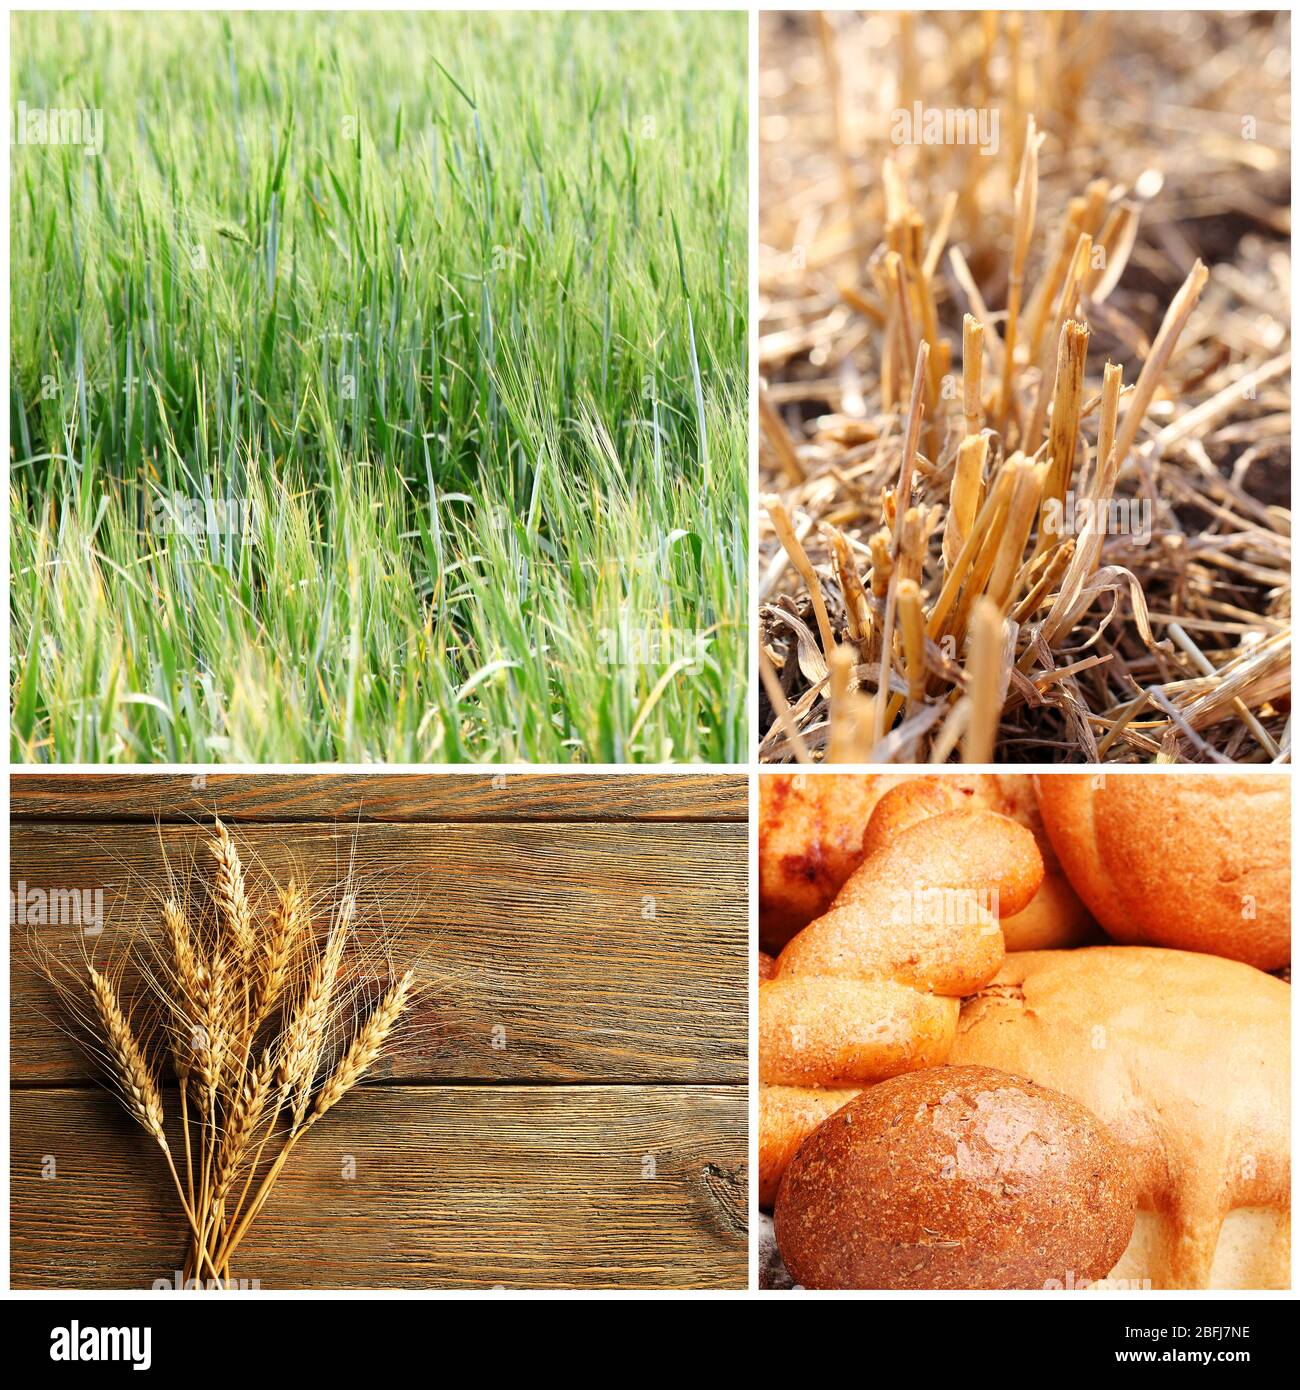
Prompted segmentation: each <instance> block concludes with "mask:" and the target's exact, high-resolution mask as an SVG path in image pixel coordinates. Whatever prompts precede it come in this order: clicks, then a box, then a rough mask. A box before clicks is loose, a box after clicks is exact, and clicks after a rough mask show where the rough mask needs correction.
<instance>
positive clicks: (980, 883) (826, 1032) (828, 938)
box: [758, 778, 1043, 1205]
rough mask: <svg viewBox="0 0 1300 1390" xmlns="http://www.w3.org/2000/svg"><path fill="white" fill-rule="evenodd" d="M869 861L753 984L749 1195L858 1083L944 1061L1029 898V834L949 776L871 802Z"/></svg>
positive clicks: (766, 1184) (1035, 870)
mask: <svg viewBox="0 0 1300 1390" xmlns="http://www.w3.org/2000/svg"><path fill="white" fill-rule="evenodd" d="M865 843H866V844H867V845H868V846H869V850H868V853H867V857H866V858H865V859H864V860H863V862H862V865H861V866H860V867H859V868H858V869H857V870H856V872H854V873H853V874H852V875H851V877H850V878H849V880H848V882H847V883H845V885H844V887H843V888H842V889H841V890H840V892H839V894H838V895H837V896H836V898H835V900H834V902H833V904H832V905H831V908H830V910H829V911H828V912H827V913H826V914H825V915H824V916H822V917H820V918H818V919H817V920H816V921H815V922H813V923H811V924H810V925H809V926H807V927H805V928H804V930H803V931H801V932H800V933H799V934H798V935H797V936H796V937H795V938H794V939H793V940H792V941H791V942H790V943H789V944H788V945H787V946H786V948H785V949H784V950H783V951H782V952H781V955H780V957H779V959H778V960H777V962H776V965H775V973H774V975H773V977H772V978H771V979H768V980H762V981H761V982H760V984H759V1006H758V1017H759V1080H760V1081H761V1082H762V1083H763V1085H764V1088H765V1089H764V1090H763V1093H762V1095H761V1097H760V1135H759V1192H760V1201H761V1202H763V1203H764V1204H765V1205H766V1204H770V1202H771V1201H772V1199H773V1198H774V1196H775V1193H776V1187H777V1185H778V1184H779V1182H780V1179H781V1174H782V1173H783V1172H784V1169H785V1166H786V1164H787V1163H788V1162H789V1159H790V1157H791V1156H792V1155H793V1153H794V1151H795V1149H796V1148H797V1147H798V1145H799V1143H800V1142H802V1140H803V1139H804V1138H805V1137H806V1136H807V1135H808V1134H809V1133H811V1131H812V1130H813V1129H814V1128H815V1127H816V1125H817V1123H818V1122H819V1121H820V1120H821V1119H824V1118H825V1117H826V1115H827V1114H829V1113H831V1112H832V1111H834V1110H835V1109H838V1108H839V1106H840V1105H843V1104H845V1103H847V1102H848V1101H849V1100H851V1099H852V1098H853V1096H854V1095H856V1094H857V1091H858V1090H860V1089H861V1088H862V1087H863V1086H867V1085H870V1084H871V1083H872V1082H875V1081H881V1080H884V1079H885V1078H887V1077H891V1076H896V1075H898V1074H899V1073H901V1072H908V1071H915V1070H918V1069H920V1068H921V1067H929V1066H936V1065H938V1064H940V1063H942V1062H944V1061H945V1060H946V1059H947V1057H948V1053H949V1051H950V1050H951V1048H952V1044H953V1038H954V1036H955V1033H956V1027H957V1015H958V1010H959V1007H960V1000H961V997H962V996H963V995H967V994H971V993H973V992H975V991H976V990H978V989H980V988H981V987H982V986H983V985H985V984H986V983H987V982H988V981H989V980H991V979H992V978H993V977H994V975H996V974H997V971H998V968H999V967H1000V965H1001V964H1002V959H1003V956H1004V953H1005V952H1004V946H1003V941H1002V932H1001V929H1000V927H999V920H1000V917H1001V916H1002V915H1003V914H1006V915H1011V914H1014V913H1016V912H1019V911H1021V910H1022V909H1023V908H1024V906H1025V905H1026V904H1027V903H1028V902H1029V901H1030V899H1032V898H1033V896H1034V894H1035V893H1036V892H1037V891H1038V887H1039V884H1040V883H1041V882H1042V877H1043V862H1042V859H1041V857H1040V855H1039V852H1038V847H1037V845H1036V844H1035V842H1034V837H1033V835H1032V834H1031V833H1030V832H1029V831H1028V830H1027V829H1025V827H1024V826H1022V825H1019V824H1018V823H1017V822H1015V821H1013V820H1010V819H1008V818H1007V817H1006V816H1002V815H999V814H998V813H996V812H993V811H985V810H982V809H978V808H975V807H973V806H972V805H971V802H970V800H969V798H968V797H966V795H965V794H964V793H963V792H961V791H960V790H959V789H958V788H957V787H956V786H955V785H954V784H953V783H952V781H951V779H943V778H936V779H929V780H924V781H923V780H920V779H913V780H910V781H907V782H904V783H902V784H900V785H899V786H897V787H895V788H893V789H891V790H890V791H889V792H887V793H886V794H885V796H884V797H882V798H881V800H880V803H879V805H878V806H877V807H876V810H875V811H874V813H873V815H872V819H871V822H870V823H869V825H868V827H867V833H866V837H865Z"/></svg>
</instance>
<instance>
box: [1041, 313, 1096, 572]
mask: <svg viewBox="0 0 1300 1390" xmlns="http://www.w3.org/2000/svg"><path fill="white" fill-rule="evenodd" d="M1087 356H1088V329H1087V327H1086V325H1084V324H1082V323H1076V322H1075V321H1074V320H1073V319H1071V320H1069V322H1067V323H1066V324H1065V326H1064V327H1063V328H1062V329H1061V339H1060V343H1059V345H1058V348H1057V355H1056V388H1055V392H1054V395H1053V397H1052V422H1051V433H1050V435H1049V436H1048V447H1047V458H1048V472H1047V476H1046V479H1045V480H1044V484H1043V502H1042V509H1041V511H1040V512H1039V514H1038V551H1039V552H1042V551H1044V550H1046V549H1047V548H1048V546H1049V545H1052V544H1054V543H1055V541H1056V540H1059V539H1060V537H1059V535H1053V534H1050V533H1049V518H1050V517H1053V516H1054V519H1055V521H1056V523H1057V524H1058V526H1059V522H1060V516H1061V511H1062V509H1063V508H1064V505H1065V495H1066V493H1067V492H1068V491H1069V488H1070V483H1071V481H1072V480H1073V478H1074V452H1075V444H1076V441H1077V440H1078V437H1079V407H1080V405H1081V403H1082V401H1083V372H1084V367H1085V365H1086V361H1087ZM1053 504H1055V505H1054V506H1053Z"/></svg>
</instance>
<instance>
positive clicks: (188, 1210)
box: [34, 820, 417, 1287]
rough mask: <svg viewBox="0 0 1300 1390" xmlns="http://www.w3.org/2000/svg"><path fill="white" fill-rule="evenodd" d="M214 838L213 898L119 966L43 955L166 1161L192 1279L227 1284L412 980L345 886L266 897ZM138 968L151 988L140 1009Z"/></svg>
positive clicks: (167, 919)
mask: <svg viewBox="0 0 1300 1390" xmlns="http://www.w3.org/2000/svg"><path fill="white" fill-rule="evenodd" d="M206 844H207V850H208V851H209V853H210V856H211V870H212V872H211V875H210V879H209V882H210V888H209V891H208V893H207V894H206V895H204V900H203V901H201V902H200V903H198V904H187V903H185V902H183V901H182V900H181V898H180V897H179V896H177V895H175V894H173V895H170V896H167V897H166V898H165V899H164V900H163V901H162V903H161V907H160V912H159V916H160V919H161V921H160V923H159V926H160V928H161V930H159V931H157V932H151V933H148V934H147V935H146V936H142V937H141V939H140V941H139V942H133V944H132V946H131V947H130V949H129V950H128V951H127V952H126V953H125V954H124V955H123V956H122V957H121V958H120V959H118V960H117V961H115V962H114V963H113V964H112V965H111V966H110V965H104V966H98V965H96V964H95V963H94V962H92V961H91V960H90V959H88V958H87V959H83V960H81V961H79V962H76V963H69V962H67V961H64V960H56V959H55V957H54V956H53V955H52V954H51V953H50V952H49V951H48V950H45V949H44V948H40V947H38V948H36V949H35V952H34V954H35V956H36V960H37V964H38V965H39V967H40V969H41V971H42V973H43V974H44V975H45V977H46V979H47V980H48V981H49V982H50V983H51V985H52V986H53V987H54V989H55V991H56V993H57V994H58V996H59V998H60V1001H61V1003H62V1004H63V1005H64V1006H65V1007H66V1009H67V1010H68V1012H69V1013H70V1015H71V1016H72V1019H73V1020H74V1022H75V1024H76V1026H77V1031H78V1033H79V1034H80V1035H81V1036H82V1040H83V1041H84V1042H85V1043H86V1044H87V1046H88V1049H89V1051H90V1052H91V1054H92V1055H93V1056H94V1058H95V1059H96V1061H97V1062H98V1063H99V1065H100V1068H101V1070H102V1072H103V1074H104V1076H105V1078H106V1080H107V1081H108V1084H109V1086H110V1088H111V1089H112V1091H113V1092H114V1093H115V1094H116V1095H117V1096H118V1097H119V1099H120V1100H121V1102H122V1104H123V1106H124V1107H125V1109H126V1111H127V1113H128V1114H129V1115H130V1116H131V1117H132V1119H134V1120H135V1121H136V1123H137V1124H139V1125H140V1127H141V1128H142V1129H143V1130H144V1131H145V1133H146V1134H148V1135H149V1136H150V1138H151V1139H153V1140H154V1142H155V1143H156V1144H157V1145H158V1147H159V1149H160V1150H161V1152H162V1155H163V1158H164V1161H165V1163H166V1169H167V1172H168V1174H169V1176H170V1179H171V1182H172V1183H173V1184H174V1186H175V1191H176V1196H177V1199H178V1201H179V1203H180V1207H181V1211H182V1213H183V1218H184V1221H185V1223H186V1229H187V1231H188V1241H189V1253H188V1256H187V1259H186V1266H185V1269H184V1271H183V1273H184V1276H185V1279H186V1282H187V1283H189V1282H191V1281H192V1282H193V1283H194V1284H198V1285H201V1286H216V1287H228V1286H229V1285H230V1284H231V1282H232V1280H233V1275H232V1262H233V1260H234V1257H235V1254H236V1252H237V1251H238V1249H239V1246H240V1244H241V1243H242V1242H243V1240H244V1238H245V1237H246V1235H247V1233H248V1230H249V1227H250V1226H251V1225H252V1223H253V1221H254V1220H255V1218H256V1217H257V1215H258V1213H259V1212H260V1211H261V1210H262V1208H263V1207H264V1206H265V1205H266V1202H267V1200H268V1198H269V1197H270V1195H271V1192H272V1189H273V1187H274V1185H275V1182H276V1179H277V1178H278V1177H279V1175H280V1173H281V1172H282V1171H283V1169H284V1166H285V1164H286V1163H287V1162H288V1160H289V1158H290V1156H291V1155H292V1153H293V1151H294V1149H295V1148H296V1147H297V1145H298V1144H299V1143H301V1141H302V1140H303V1138H304V1137H305V1136H306V1135H307V1134H308V1132H309V1131H310V1130H311V1129H312V1128H313V1127H314V1126H315V1125H316V1123H317V1122H318V1121H319V1120H320V1119H321V1118H322V1117H323V1116H324V1115H325V1114H326V1113H327V1112H328V1111H330V1110H331V1109H333V1108H334V1107H335V1106H336V1105H337V1104H338V1103H339V1102H340V1101H341V1100H342V1099H343V1098H344V1096H346V1095H347V1093H348V1092H349V1091H350V1090H351V1089H352V1087H353V1086H355V1085H356V1084H357V1082H358V1081H360V1080H361V1078H362V1077H363V1076H365V1075H366V1073H367V1072H369V1071H370V1070H371V1069H372V1068H373V1067H374V1065H375V1063H376V1061H377V1060H378V1059H379V1057H380V1055H381V1054H382V1053H383V1051H384V1049H385V1048H386V1047H387V1046H388V1045H389V1044H390V1043H391V1041H392V1039H393V1036H394V1034H395V1032H396V1031H397V1029H398V1028H399V1027H400V1026H401V1024H402V1023H403V1021H404V1020H405V1019H406V1018H407V1017H408V1015H409V1012H410V1008H411V1004H412V1001H413V998H414V996H415V993H416V990H417V983H416V977H415V972H414V970H413V969H406V970H404V971H402V972H400V973H399V972H398V971H396V970H394V969H390V968H389V966H388V963H387V956H386V954H384V953H382V952H381V953H379V954H376V951H375V948H374V947H373V946H367V945H366V944H364V942H363V940H362V937H361V935H360V934H359V933H358V932H357V930H356V923H355V916H356V900H355V897H354V896H353V895H352V894H351V893H350V892H344V893H339V894H335V895H333V896H332V897H330V898H329V899H328V900H327V901H326V903H325V905H324V906H321V907H318V906H316V904H315V903H314V902H313V899H312V898H311V896H310V895H309V894H308V893H307V892H306V891H305V889H304V888H303V887H302V885H300V884H299V883H297V882H296V881H294V880H292V879H291V880H290V881H289V882H288V883H287V884H284V885H283V886H276V887H274V888H273V889H272V890H271V891H270V892H268V893H267V894H266V895H265V897H266V899H267V900H266V901H265V902H262V901H257V900H256V899H257V898H258V897H259V896H260V895H257V894H255V893H254V892H253V891H252V890H251V887H250V883H249V879H248V876H247V875H246V874H245V870H244V865H243V862H242V861H241V858H240V854H239V849H238V847H237V846H236V844H235V841H234V839H233V837H232V836H231V834H230V832H229V830H228V829H227V827H226V826H225V825H223V824H222V823H221V821H220V820H217V821H216V823H215V826H214V829H213V834H212V836H211V838H210V839H209V840H208V841H207V842H206ZM128 973H129V974H131V975H132V976H138V977H139V978H140V980H141V981H143V986H144V988H143V991H142V993H141V995H140V996H139V997H138V998H134V999H133V1000H132V1002H131V1003H130V1004H129V1005H128V1004H127V1003H126V1002H125V1000H124V991H123V988H122V986H123V981H124V978H125V977H126V976H127V975H128ZM168 1068H170V1071H171V1072H172V1073H174V1076H175V1080H176V1083H177V1087H176V1098H175V1100H174V1102H173V1101H172V1100H171V1091H170V1088H169V1089H168V1090H167V1091H166V1092H165V1091H164V1086H163V1079H164V1073H165V1071H166V1070H167V1069H168ZM164 1095H166V1096H167V1098H168V1100H167V1104H166V1105H165V1104H164Z"/></svg>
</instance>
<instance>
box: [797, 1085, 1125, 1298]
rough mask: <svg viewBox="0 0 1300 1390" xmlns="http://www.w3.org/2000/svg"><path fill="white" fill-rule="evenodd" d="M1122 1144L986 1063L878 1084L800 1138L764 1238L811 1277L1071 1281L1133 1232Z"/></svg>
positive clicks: (842, 1281) (1005, 1285)
mask: <svg viewBox="0 0 1300 1390" xmlns="http://www.w3.org/2000/svg"><path fill="white" fill-rule="evenodd" d="M1135 1210H1136V1194H1135V1190H1134V1184H1133V1178H1132V1176H1131V1174H1130V1173H1129V1170H1128V1167H1127V1164H1126V1161H1125V1155H1124V1152H1123V1150H1122V1149H1121V1148H1120V1146H1119V1145H1118V1144H1117V1143H1116V1142H1115V1140H1114V1139H1113V1138H1112V1137H1111V1135H1110V1133H1109V1132H1108V1131H1107V1129H1106V1127H1105V1126H1104V1125H1103V1124H1102V1123H1101V1122H1100V1121H1099V1120H1098V1119H1097V1118H1096V1117H1095V1116H1094V1115H1093V1114H1092V1113H1091V1112H1090V1111H1088V1110H1086V1109H1085V1108H1084V1107H1083V1106H1082V1105H1080V1104H1079V1103H1078V1102H1077V1101H1074V1100H1071V1099H1070V1098H1069V1097H1068V1096H1064V1095H1061V1094H1060V1093H1059V1092H1056V1091H1050V1090H1048V1089H1046V1088H1045V1087H1043V1086H1037V1085H1035V1084H1034V1083H1033V1082H1032V1081H1026V1080H1024V1079H1023V1078H1021V1077H1018V1076H1012V1075H1010V1074H1008V1073H1007V1072H1002V1071H995V1070H993V1069H992V1068H989V1067H932V1068H929V1069H927V1070H925V1071H917V1072H910V1073H908V1074H907V1075H905V1076H898V1077H895V1078H894V1079H893V1080H892V1081H883V1082H881V1083H880V1084H879V1085H877V1086H872V1087H871V1088H870V1089H869V1090H867V1091H864V1092H863V1093H862V1094H861V1095H860V1096H858V1097H857V1098H856V1099H855V1100H852V1101H850V1102H849V1103H848V1104H847V1105H845V1106H843V1107H842V1108H841V1109H839V1110H837V1111H836V1112H835V1113H834V1114H833V1115H831V1116H830V1117H829V1118H828V1119H826V1120H825V1121H823V1123H822V1124H821V1125H819V1126H818V1128H817V1129H816V1130H815V1131H814V1132H813V1133H812V1134H811V1135H810V1136H809V1138H808V1139H806V1140H805V1141H804V1143H803V1145H802V1146H801V1147H800V1149H799V1151H798V1153H797V1154H795V1156H794V1159H793V1161H792V1162H791V1163H790V1166H789V1167H788V1168H787V1169H786V1174H785V1178H784V1180H783V1181H782V1183H781V1188H780V1192H779V1193H778V1194H777V1199H776V1238H777V1243H778V1245H779V1246H780V1248H781V1254H782V1257H783V1258H784V1260H785V1263H786V1266H787V1268H788V1269H789V1271H790V1274H791V1276H792V1277H793V1278H794V1280H795V1282H796V1283H798V1284H802V1285H803V1286H804V1287H805V1288H812V1289H836V1288H845V1289H1043V1288H1078V1287H1081V1286H1084V1285H1087V1284H1088V1283H1090V1282H1092V1281H1093V1280H1096V1279H1101V1278H1104V1277H1105V1275H1107V1274H1108V1273H1109V1272H1110V1269H1111V1267H1112V1266H1113V1265H1114V1264H1115V1262H1116V1260H1118V1259H1119V1257H1120V1255H1121V1254H1122V1253H1123V1251H1124V1248H1125V1246H1126V1245H1127V1244H1128V1242H1129V1238H1130V1236H1131V1235H1132V1233H1133V1220H1134V1214H1135Z"/></svg>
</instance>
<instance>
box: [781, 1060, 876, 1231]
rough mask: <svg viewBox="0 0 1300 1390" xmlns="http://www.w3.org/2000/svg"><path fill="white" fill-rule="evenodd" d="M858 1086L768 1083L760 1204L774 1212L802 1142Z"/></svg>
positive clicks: (846, 1100)
mask: <svg viewBox="0 0 1300 1390" xmlns="http://www.w3.org/2000/svg"><path fill="white" fill-rule="evenodd" d="M861 1094H862V1092H861V1091H860V1090H859V1089H858V1088H857V1087H848V1088H846V1089H843V1090H833V1091H824V1090H821V1089H819V1088H817V1087H812V1086H765V1087H764V1088H763V1103H762V1105H761V1107H760V1108H759V1120H758V1174H759V1179H758V1204H759V1206H760V1207H762V1208H763V1210H764V1211H771V1210H772V1204H773V1203H774V1202H775V1201H776V1190H777V1188H778V1187H779V1186H780V1185H781V1177H782V1175H783V1174H784V1173H785V1170H786V1168H787V1167H788V1166H789V1163H790V1160H791V1159H792V1158H793V1157H794V1156H795V1151H796V1150H797V1149H798V1147H799V1145H800V1144H802V1143H803V1141H804V1140H805V1139H806V1138H807V1137H808V1136H809V1135H810V1134H811V1133H812V1132H813V1130H815V1129H816V1128H817V1126H818V1125H819V1124H821V1122H822V1121H823V1120H824V1119H825V1118H826V1117H827V1115H833V1114H834V1113H835V1111H837V1110H838V1109H839V1108H840V1106H841V1105H847V1104H848V1102H849V1101H851V1100H852V1099H853V1097H854V1096H857V1095H861Z"/></svg>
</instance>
